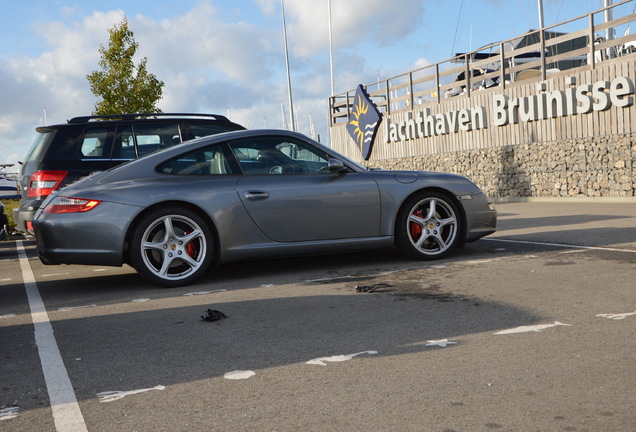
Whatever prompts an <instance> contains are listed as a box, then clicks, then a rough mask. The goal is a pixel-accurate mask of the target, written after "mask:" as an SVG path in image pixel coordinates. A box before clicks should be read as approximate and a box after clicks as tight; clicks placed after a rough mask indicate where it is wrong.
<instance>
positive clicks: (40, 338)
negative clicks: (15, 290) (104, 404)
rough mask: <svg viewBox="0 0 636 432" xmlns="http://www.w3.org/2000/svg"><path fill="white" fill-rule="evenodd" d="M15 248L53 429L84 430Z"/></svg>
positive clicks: (26, 263) (26, 267) (45, 318)
mask: <svg viewBox="0 0 636 432" xmlns="http://www.w3.org/2000/svg"><path fill="white" fill-rule="evenodd" d="M16 246H17V249H18V257H19V260H20V269H21V270H22V279H23V280H24V288H25V289H26V293H27V298H28V300H29V307H30V308H31V319H32V320H33V326H34V327H35V343H36V345H37V347H38V352H39V354H40V362H41V363H42V372H44V380H45V381H46V389H47V391H48V393H49V400H50V403H51V409H52V410H53V420H54V422H55V429H56V430H57V431H58V432H66V431H68V432H81V431H87V429H86V423H85V422H84V416H83V415H82V411H81V410H80V407H79V404H78V403H77V398H76V397H75V392H74V391H73V386H72V384H71V380H70V378H69V377H68V372H67V371H66V368H65V367H64V361H63V360H62V355H61V354H60V349H59V348H58V346H57V342H56V341H55V336H53V327H52V326H51V322H50V321H49V315H48V314H47V312H46V308H45V307H44V302H43V301H42V297H41V296H40V291H39V290H38V286H37V285H36V283H35V277H34V276H33V271H32V270H31V266H30V265H29V260H28V258H27V256H26V252H25V250H24V246H23V245H22V241H17V242H16Z"/></svg>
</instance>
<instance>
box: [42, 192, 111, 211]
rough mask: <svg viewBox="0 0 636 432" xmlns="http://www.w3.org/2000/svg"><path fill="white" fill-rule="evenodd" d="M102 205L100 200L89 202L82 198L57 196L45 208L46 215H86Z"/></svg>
mask: <svg viewBox="0 0 636 432" xmlns="http://www.w3.org/2000/svg"><path fill="white" fill-rule="evenodd" d="M100 204H101V201H99V200H87V199H82V198H71V197H61V196H57V197H55V198H53V199H52V200H51V202H50V203H48V204H47V206H46V207H45V208H44V210H43V213H44V214H59V213H84V212H87V211H91V210H93V209H94V208H95V207H97V206H98V205H100Z"/></svg>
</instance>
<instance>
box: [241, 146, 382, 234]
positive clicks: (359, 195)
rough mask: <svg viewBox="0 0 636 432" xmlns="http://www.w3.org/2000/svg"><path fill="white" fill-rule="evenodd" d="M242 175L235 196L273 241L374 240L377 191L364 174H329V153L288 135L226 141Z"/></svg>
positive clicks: (376, 223) (377, 200)
mask: <svg viewBox="0 0 636 432" xmlns="http://www.w3.org/2000/svg"><path fill="white" fill-rule="evenodd" d="M230 147H231V148H232V151H233V152H234V154H235V156H236V157H237V159H238V160H239V164H240V166H241V169H242V170H243V173H244V175H243V176H242V177H241V178H240V180H239V182H238V185H237V187H238V190H237V191H238V194H239V198H240V200H241V202H242V203H243V205H244V207H245V209H246V210H247V212H248V213H249V215H250V217H251V218H252V220H253V221H254V223H255V224H256V225H257V226H258V227H259V228H260V229H261V230H262V231H263V233H265V235H266V236H267V237H269V238H270V239H272V240H274V241H278V242H296V241H316V240H334V239H345V238H361V237H376V236H378V235H379V232H380V193H379V190H378V185H377V183H376V182H375V181H374V180H373V179H371V178H370V177H369V176H367V175H366V174H364V173H358V172H347V173H332V172H329V170H328V168H327V167H328V159H329V155H327V154H326V153H325V152H323V151H322V150H320V149H317V148H315V147H314V146H312V145H311V144H310V143H308V142H305V141H301V140H299V139H295V138H290V137H288V136H267V137H263V136H260V137H256V138H247V139H241V140H236V141H232V142H230Z"/></svg>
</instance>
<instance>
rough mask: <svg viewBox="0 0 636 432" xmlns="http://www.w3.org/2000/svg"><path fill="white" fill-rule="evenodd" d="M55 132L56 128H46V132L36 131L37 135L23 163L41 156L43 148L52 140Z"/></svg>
mask: <svg viewBox="0 0 636 432" xmlns="http://www.w3.org/2000/svg"><path fill="white" fill-rule="evenodd" d="M56 132H57V130H55V129H47V131H46V132H40V133H38V136H37V137H36V138H35V141H33V144H31V147H30V148H29V151H28V152H27V155H26V158H25V159H24V164H25V165H26V164H28V163H29V162H33V161H35V160H37V159H39V158H40V157H42V152H43V151H44V148H45V147H47V146H48V144H49V143H50V142H51V141H52V140H53V138H54V137H55V133H56Z"/></svg>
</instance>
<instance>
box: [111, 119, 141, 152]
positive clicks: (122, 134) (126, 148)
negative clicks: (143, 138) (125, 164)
mask: <svg viewBox="0 0 636 432" xmlns="http://www.w3.org/2000/svg"><path fill="white" fill-rule="evenodd" d="M113 147H114V148H113V159H126V160H131V159H135V158H136V157H137V153H136V152H135V137H134V135H133V130H132V126H122V127H120V128H119V137H118V138H117V139H116V140H115V145H114V146H113Z"/></svg>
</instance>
